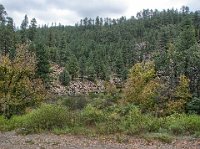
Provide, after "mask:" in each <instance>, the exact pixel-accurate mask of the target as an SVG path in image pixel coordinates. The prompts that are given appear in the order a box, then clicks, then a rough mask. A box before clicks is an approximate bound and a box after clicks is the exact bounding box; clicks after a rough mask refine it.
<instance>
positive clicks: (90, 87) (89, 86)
mask: <svg viewBox="0 0 200 149" xmlns="http://www.w3.org/2000/svg"><path fill="white" fill-rule="evenodd" d="M104 91H105V87H104V81H101V80H98V81H96V82H92V81H88V80H83V81H80V80H76V81H71V82H70V85H69V87H68V95H79V94H89V93H101V92H104Z"/></svg>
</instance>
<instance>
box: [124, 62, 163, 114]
mask: <svg viewBox="0 0 200 149" xmlns="http://www.w3.org/2000/svg"><path fill="white" fill-rule="evenodd" d="M154 67H155V66H154V62H152V61H149V62H142V63H137V64H135V65H134V66H133V67H132V68H131V70H130V74H129V78H128V80H127V83H126V84H125V89H124V95H125V101H126V102H131V103H134V104H136V105H138V106H140V107H141V108H142V109H143V110H148V109H151V108H152V107H154V104H155V97H156V95H157V89H158V87H159V86H160V83H159V80H158V79H157V78H156V74H155V68H154Z"/></svg>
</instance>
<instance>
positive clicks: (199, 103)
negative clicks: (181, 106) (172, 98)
mask: <svg viewBox="0 0 200 149" xmlns="http://www.w3.org/2000/svg"><path fill="white" fill-rule="evenodd" d="M186 109H187V111H188V113H196V114H200V99H199V98H196V97H194V98H193V99H192V100H191V101H190V102H189V103H187V107H186Z"/></svg>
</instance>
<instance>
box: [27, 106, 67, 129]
mask: <svg viewBox="0 0 200 149" xmlns="http://www.w3.org/2000/svg"><path fill="white" fill-rule="evenodd" d="M67 124H70V118H69V112H68V110H67V109H66V108H64V107H62V106H57V105H46V104H45V105H42V106H41V107H40V108H38V109H36V110H34V111H32V112H31V113H29V114H27V115H25V121H24V123H23V127H24V128H25V129H26V131H29V132H38V131H40V130H52V129H53V128H63V127H65V126H66V125H67Z"/></svg>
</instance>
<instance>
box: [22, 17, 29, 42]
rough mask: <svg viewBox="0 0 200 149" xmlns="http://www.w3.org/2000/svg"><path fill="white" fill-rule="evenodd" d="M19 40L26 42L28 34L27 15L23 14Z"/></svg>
mask: <svg viewBox="0 0 200 149" xmlns="http://www.w3.org/2000/svg"><path fill="white" fill-rule="evenodd" d="M20 27H21V31H20V33H21V42H22V43H25V42H27V39H28V34H27V28H28V16H27V15H25V17H24V20H23V21H22V24H21V26H20Z"/></svg>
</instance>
